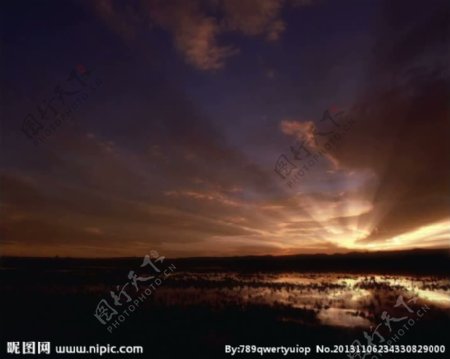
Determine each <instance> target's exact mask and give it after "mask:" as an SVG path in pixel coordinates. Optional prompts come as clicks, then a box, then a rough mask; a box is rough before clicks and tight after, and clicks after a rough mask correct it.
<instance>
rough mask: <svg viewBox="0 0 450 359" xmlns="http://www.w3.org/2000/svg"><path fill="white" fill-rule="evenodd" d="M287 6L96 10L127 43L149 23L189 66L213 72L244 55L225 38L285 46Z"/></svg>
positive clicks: (276, 0) (230, 1)
mask: <svg viewBox="0 0 450 359" xmlns="http://www.w3.org/2000/svg"><path fill="white" fill-rule="evenodd" d="M286 4H287V2H286V1H284V0H265V1H259V0H246V1H241V0H217V1H209V0H191V1H183V0H164V1H162V0H147V1H142V2H136V3H128V4H127V5H124V4H123V3H121V2H119V1H115V0H100V1H99V2H96V5H95V6H94V8H95V11H96V12H97V14H99V16H100V17H101V18H102V19H103V20H104V21H105V22H106V23H107V24H108V26H110V27H111V28H112V29H113V30H114V31H116V32H118V33H119V34H120V35H121V36H122V37H123V38H125V39H132V38H134V37H135V34H136V33H137V28H138V27H139V26H143V24H145V23H150V24H151V25H150V26H148V25H147V29H148V28H151V29H155V28H162V29H164V30H165V31H167V32H168V33H170V34H171V37H172V42H173V45H174V47H175V48H176V50H177V51H178V52H179V53H180V54H181V55H182V56H183V58H184V59H185V61H186V62H187V63H188V64H190V65H192V66H193V67H195V68H197V69H199V70H205V71H212V70H218V69H220V68H222V67H223V66H224V65H225V63H226V61H227V60H228V59H229V58H231V57H233V56H235V55H237V54H238V53H239V52H240V49H239V46H238V45H237V44H236V43H223V42H224V41H223V40H221V38H222V37H223V35H226V34H233V33H234V34H240V35H243V36H247V37H257V36H259V37H264V38H265V39H266V40H267V41H270V42H273V41H277V40H279V39H280V37H281V35H282V33H283V32H284V31H285V29H286V23H285V21H284V20H283V19H282V14H281V13H282V10H283V7H284V6H286ZM292 5H293V6H295V7H297V6H303V5H309V3H304V4H299V3H296V4H292Z"/></svg>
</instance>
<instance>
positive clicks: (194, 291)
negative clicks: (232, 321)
mask: <svg viewBox="0 0 450 359" xmlns="http://www.w3.org/2000/svg"><path fill="white" fill-rule="evenodd" d="M399 295H403V296H404V297H405V298H413V297H417V298H418V300H419V301H420V302H421V303H428V304H430V305H434V306H437V307H440V308H441V309H447V308H450V281H449V280H447V279H442V278H434V277H410V276H387V275H351V274H298V273H280V274H275V273H273V274H266V273H264V274H262V273H256V274H250V275H249V274H246V275H241V274H238V273H221V272H218V273H192V272H190V273H186V272H185V273H177V274H175V275H174V276H173V277H172V280H171V285H169V286H165V287H164V288H161V289H160V290H159V291H158V292H157V300H160V301H161V302H164V303H166V304H167V303H172V304H174V305H197V304H202V305H209V306H213V307H223V306H226V305H230V304H231V305H240V306H248V305H269V306H271V307H283V308H285V307H288V308H291V309H292V310H294V312H293V313H292V314H291V316H290V317H289V316H286V315H283V318H280V319H281V320H294V321H302V320H303V318H302V315H303V314H304V313H309V314H310V313H313V314H314V317H315V319H316V320H318V321H319V322H320V323H321V324H323V325H331V326H343V327H364V328H368V327H370V326H372V325H374V324H375V323H378V322H379V317H380V313H381V312H382V311H388V312H389V311H393V310H395V309H393V305H394V304H395V301H396V298H397V297H398V296H399ZM295 310H297V311H299V312H298V313H299V314H297V313H296V312H295ZM309 314H308V315H309ZM308 318H309V319H310V316H308Z"/></svg>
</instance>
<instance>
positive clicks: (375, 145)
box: [336, 2, 450, 244]
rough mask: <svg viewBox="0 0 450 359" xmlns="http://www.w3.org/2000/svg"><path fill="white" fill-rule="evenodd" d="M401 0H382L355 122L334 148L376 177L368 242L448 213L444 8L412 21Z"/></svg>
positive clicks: (449, 128) (344, 162)
mask: <svg viewBox="0 0 450 359" xmlns="http://www.w3.org/2000/svg"><path fill="white" fill-rule="evenodd" d="M401 4H403V3H402V2H400V4H396V5H395V6H390V5H391V4H390V3H388V2H386V3H385V5H386V7H385V10H386V13H383V18H384V19H386V20H385V22H384V24H385V26H384V27H383V28H381V29H380V32H379V39H378V40H379V41H378V42H377V45H376V48H375V49H374V51H373V53H374V54H376V56H375V57H374V58H373V62H372V63H370V64H369V65H368V69H367V74H368V76H367V79H366V81H365V83H366V88H365V89H364V90H362V91H361V96H360V98H359V99H358V101H357V102H356V103H355V105H354V106H353V110H352V117H353V118H354V119H355V121H356V123H357V125H356V126H355V127H354V129H353V130H352V132H351V135H350V136H348V137H347V138H346V140H345V141H342V144H341V146H340V147H339V148H338V149H337V151H336V157H337V159H338V160H339V162H340V163H341V164H342V165H343V166H346V167H348V168H353V169H362V168H370V169H372V170H373V171H374V172H375V174H376V176H377V178H378V183H377V186H376V187H375V189H374V191H373V193H372V194H371V198H370V200H371V201H372V202H373V205H374V208H373V211H372V213H371V218H372V219H371V220H372V222H373V223H372V227H373V229H374V230H373V231H372V233H371V234H370V235H369V236H367V238H364V239H361V241H360V243H365V244H368V243H371V242H377V241H380V242H382V241H384V240H385V239H386V238H392V237H397V238H407V236H405V237H401V236H400V235H401V234H403V233H409V232H411V231H414V230H415V229H416V228H417V227H418V226H427V225H431V224H433V223H436V222H441V221H444V220H445V219H448V218H449V217H450V211H449V207H448V193H450V172H449V171H448V166H447V164H448V163H450V142H449V141H448V134H449V133H450V121H449V120H448V119H449V106H448V88H449V81H448V74H449V71H448V65H447V62H446V61H447V60H444V57H445V56H444V55H443V54H445V53H446V48H447V43H446V41H445V36H444V34H445V33H446V31H447V30H448V20H446V19H448V7H446V6H445V3H444V2H443V3H442V6H443V8H442V9H435V11H434V13H431V15H429V16H423V17H422V18H421V20H420V21H417V19H415V18H410V17H409V16H405V14H404V11H403V10H404V9H403V7H402V6H403V5H401ZM436 5H438V4H436ZM375 228H376V230H375Z"/></svg>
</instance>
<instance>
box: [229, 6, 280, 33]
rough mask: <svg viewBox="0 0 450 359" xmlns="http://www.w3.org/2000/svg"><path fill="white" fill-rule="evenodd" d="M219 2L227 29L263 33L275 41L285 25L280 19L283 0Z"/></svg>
mask: <svg viewBox="0 0 450 359" xmlns="http://www.w3.org/2000/svg"><path fill="white" fill-rule="evenodd" d="M221 3H222V6H223V11H224V13H225V16H224V20H223V23H224V25H225V28H226V29H227V30H230V31H238V32H241V33H243V34H244V35H247V36H259V35H265V36H266V38H267V39H268V40H271V41H275V40H278V38H279V37H280V35H281V33H282V32H283V31H284V29H285V27H286V25H285V23H284V21H283V20H281V9H282V7H283V3H284V1H283V0H266V1H259V0H247V1H242V0H226V1H222V2H221Z"/></svg>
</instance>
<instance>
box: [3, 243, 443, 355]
mask: <svg viewBox="0 0 450 359" xmlns="http://www.w3.org/2000/svg"><path fill="white" fill-rule="evenodd" d="M142 261H143V260H142V258H128V259H115V260H111V259H108V260H104V259H89V260H79V259H61V258H54V259H48V258H47V259H26V258H2V260H1V271H0V278H1V282H0V283H1V296H0V298H1V341H2V343H1V346H2V347H1V351H0V353H1V354H0V357H1V358H3V357H14V356H16V357H17V355H13V354H11V355H8V354H6V342H8V341H50V342H52V345H95V344H104V345H106V344H111V345H142V346H143V347H144V354H143V355H136V356H133V355H109V356H108V355H103V356H102V357H115V358H122V357H123V358H132V357H140V358H222V357H228V358H231V355H230V354H226V353H225V350H224V349H225V345H233V346H238V345H250V346H251V345H255V346H265V347H266V346H279V345H283V346H293V347H295V346H296V345H300V346H305V345H309V346H311V347H313V348H312V349H313V353H311V354H309V355H308V357H309V358H311V357H312V358H315V357H318V358H345V357H348V356H347V355H345V354H322V355H317V354H314V349H315V345H316V344H319V345H320V344H328V345H334V344H338V345H339V344H340V345H346V344H347V345H350V344H352V343H353V342H355V340H357V341H359V343H361V344H368V342H367V339H366V338H365V337H367V336H369V337H372V339H373V343H374V344H389V342H390V343H392V344H398V345H407V344H416V345H419V344H433V345H443V344H445V343H447V342H449V340H448V339H449V334H448V328H449V324H450V316H449V314H450V283H449V280H448V273H447V272H446V271H447V268H448V253H447V251H414V252H402V253H397V254H396V255H394V254H378V255H366V256H364V255H361V254H352V255H346V256H345V255H343V256H331V257H330V256H315V257H314V256H292V257H279V258H273V257H247V258H232V259H223V258H222V259H220V258H210V259H184V260H180V259H179V260H170V259H168V258H166V259H164V261H162V262H160V263H158V267H159V268H160V270H161V271H160V272H158V273H152V274H154V275H152V277H154V278H152V279H148V278H150V275H149V274H151V273H150V270H149V268H148V267H147V266H145V267H141V264H142ZM307 267H308V268H309V269H310V270H307V269H308V268H307ZM169 268H170V269H169ZM130 271H134V272H135V274H136V275H137V276H138V277H137V278H138V281H137V282H136V284H137V285H138V287H137V288H136V287H134V286H133V284H132V283H131V280H130V279H129V277H128V275H129V273H130ZM135 278H136V277H135ZM158 278H159V281H158V282H157V283H155V282H154V281H155V280H156V279H158ZM144 279H145V281H144ZM127 282H129V283H130V284H129V285H128V286H126V292H127V294H129V301H128V297H126V296H125V295H122V296H120V298H119V299H120V300H119V303H120V304H121V305H114V301H113V299H112V297H111V296H110V291H111V290H115V289H116V286H117V285H120V286H121V287H122V286H123V285H124V284H125V283H127ZM158 283H159V284H158ZM150 284H152V285H153V289H151V294H148V293H150V292H149V291H147V292H145V290H146V289H149V288H150V286H149V285H150ZM116 293H117V291H116ZM145 293H147V294H145ZM139 298H140V299H139ZM102 299H105V300H107V302H108V303H109V304H110V306H111V307H112V308H115V309H117V312H118V313H117V315H114V316H112V318H111V320H110V321H105V324H102V323H100V321H99V320H98V319H97V318H96V317H95V316H94V312H95V310H96V307H97V304H98V303H99V301H101V300H102ZM133 303H135V304H136V305H135V309H134V310H133V312H132V313H129V315H125V314H123V313H122V310H123V309H125V308H129V305H130V304H133ZM121 313H122V315H123V317H122V319H123V318H125V319H124V320H123V321H119V320H118V319H117V318H118V315H120V314H121ZM383 318H384V319H383ZM386 318H388V319H389V318H390V319H391V321H390V322H389V323H388V319H386ZM114 322H115V324H113V323H114ZM387 323H388V324H389V325H388V324H387ZM389 326H390V328H389ZM375 330H376V332H377V333H378V334H377V335H375V334H374V333H375ZM447 349H449V350H450V348H447ZM250 350H251V349H250ZM447 355H448V353H447V354H440V355H435V354H421V355H419V354H415V355H414V354H391V355H388V354H383V355H382V356H381V355H378V356H373V355H371V356H366V357H365V358H372V357H373V358H376V357H378V358H385V357H395V358H405V359H406V358H421V357H424V358H432V357H440V358H444V357H446V356H447ZM41 357H49V355H41ZM52 357H53V354H52ZM54 357H58V358H65V357H67V358H74V357H84V358H91V357H92V358H95V357H100V356H99V355H92V354H84V355H81V354H80V355H75V354H71V355H69V354H66V355H55V356H54ZM234 357H238V358H248V357H263V358H281V357H284V356H283V355H282V354H264V356H261V355H258V354H239V355H235V356H234ZM287 357H288V358H289V357H303V355H300V354H289V355H288V356H287ZM355 358H359V357H358V356H355Z"/></svg>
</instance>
